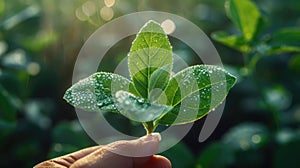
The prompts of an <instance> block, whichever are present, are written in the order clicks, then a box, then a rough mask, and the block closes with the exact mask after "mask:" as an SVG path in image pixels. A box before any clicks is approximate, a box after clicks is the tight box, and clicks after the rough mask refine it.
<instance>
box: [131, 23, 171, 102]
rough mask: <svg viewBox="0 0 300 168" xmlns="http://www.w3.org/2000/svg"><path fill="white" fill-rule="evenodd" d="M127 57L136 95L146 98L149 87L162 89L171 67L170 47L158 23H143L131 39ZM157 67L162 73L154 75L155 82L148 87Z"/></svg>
mask: <svg viewBox="0 0 300 168" xmlns="http://www.w3.org/2000/svg"><path fill="white" fill-rule="evenodd" d="M128 57H129V58H128V65H129V71H130V75H131V78H132V80H133V83H134V86H135V88H136V90H137V92H138V93H139V95H137V96H141V97H143V98H146V99H148V97H149V93H150V92H151V90H150V89H153V88H151V87H154V86H155V87H158V88H160V89H164V87H165V86H166V84H167V82H168V80H169V77H170V75H169V74H170V72H171V69H172V47H171V44H170V42H169V39H168V37H167V35H166V34H165V33H164V31H163V29H162V28H161V26H160V25H159V24H158V23H156V22H154V21H149V22H147V23H146V24H145V26H144V27H143V28H142V29H141V30H140V32H139V33H138V34H137V36H136V39H135V40H134V41H133V43H132V46H131V49H130V52H129V54H128ZM157 69H162V70H161V71H159V72H160V73H161V72H162V71H164V73H163V75H157V76H156V77H154V78H155V83H157V84H155V83H152V86H151V87H150V83H151V82H150V81H151V78H153V77H151V76H152V74H153V73H154V71H156V70H157ZM158 84H162V85H158Z"/></svg>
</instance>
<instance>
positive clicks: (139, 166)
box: [34, 133, 172, 168]
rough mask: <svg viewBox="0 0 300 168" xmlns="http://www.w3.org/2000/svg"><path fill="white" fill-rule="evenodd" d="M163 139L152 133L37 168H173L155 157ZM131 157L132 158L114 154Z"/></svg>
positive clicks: (81, 152)
mask: <svg viewBox="0 0 300 168" xmlns="http://www.w3.org/2000/svg"><path fill="white" fill-rule="evenodd" d="M159 141H160V135H159V134H158V133H153V134H151V135H146V136H143V137H141V138H139V139H136V140H131V141H117V142H113V143H110V144H108V145H104V146H94V147H90V148H86V149H82V150H80V151H77V152H74V153H71V154H67V155H64V156H61V157H58V158H54V159H51V160H48V161H44V162H42V163H40V164H38V165H36V166H34V168H99V167H100V168H150V167H151V168H171V167H172V166H171V163H170V161H169V160H168V159H167V158H165V157H163V156H160V155H154V154H155V153H156V151H157V149H158V145H159ZM113 151H115V152H116V153H129V152H130V154H131V156H142V157H129V156H123V155H119V154H116V153H114V152H113Z"/></svg>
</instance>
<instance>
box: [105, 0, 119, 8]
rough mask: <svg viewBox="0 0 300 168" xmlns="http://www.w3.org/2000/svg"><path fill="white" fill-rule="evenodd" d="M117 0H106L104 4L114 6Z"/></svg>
mask: <svg viewBox="0 0 300 168" xmlns="http://www.w3.org/2000/svg"><path fill="white" fill-rule="evenodd" d="M115 2H116V1H115V0H104V4H105V6H107V7H112V6H114V4H115Z"/></svg>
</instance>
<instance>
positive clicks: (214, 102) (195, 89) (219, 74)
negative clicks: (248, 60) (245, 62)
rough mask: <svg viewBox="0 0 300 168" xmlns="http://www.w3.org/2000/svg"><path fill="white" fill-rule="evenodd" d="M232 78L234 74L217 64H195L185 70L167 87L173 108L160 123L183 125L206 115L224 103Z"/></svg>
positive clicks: (167, 96) (168, 99) (167, 93)
mask: <svg viewBox="0 0 300 168" xmlns="http://www.w3.org/2000/svg"><path fill="white" fill-rule="evenodd" d="M235 81H236V79H235V77H233V76H232V75H231V74H229V73H228V72H226V71H225V70H224V69H221V68H219V67H217V66H212V65H196V66H192V67H188V68H186V69H184V70H183V71H181V72H179V73H178V74H176V75H175V76H174V77H173V78H172V79H171V80H170V82H169V84H168V86H167V87H166V90H165V95H166V98H167V105H169V106H174V108H173V109H172V110H171V111H169V112H168V113H167V114H166V115H165V116H164V117H162V119H161V120H160V121H159V123H161V124H166V125H169V124H173V125H176V124H184V123H188V122H192V121H195V120H197V119H199V118H201V117H203V116H205V115H206V114H207V113H208V112H210V111H211V110H213V109H214V108H216V107H217V106H218V105H219V104H221V103H222V102H223V100H224V99H225V97H226V95H227V93H228V91H229V89H230V88H231V87H232V86H233V85H234V84H235ZM212 82H213V83H212ZM212 93H213V94H214V97H212ZM212 98H213V99H212ZM162 99H163V98H162ZM160 101H161V99H159V100H158V102H160ZM179 111H182V113H179ZM195 112H196V113H195ZM175 119H176V120H175Z"/></svg>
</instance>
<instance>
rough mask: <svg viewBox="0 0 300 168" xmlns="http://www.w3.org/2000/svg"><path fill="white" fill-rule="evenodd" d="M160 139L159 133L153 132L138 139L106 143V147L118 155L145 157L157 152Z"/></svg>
mask: <svg viewBox="0 0 300 168" xmlns="http://www.w3.org/2000/svg"><path fill="white" fill-rule="evenodd" d="M160 140H161V136H160V134H159V133H152V134H149V135H145V136H143V137H141V138H139V139H136V140H131V141H117V142H113V143H111V144H108V145H106V146H105V148H106V149H107V150H109V151H111V152H113V153H116V154H118V155H123V156H128V157H145V156H151V155H154V154H155V153H156V151H157V150H158V146H159V142H160Z"/></svg>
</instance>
